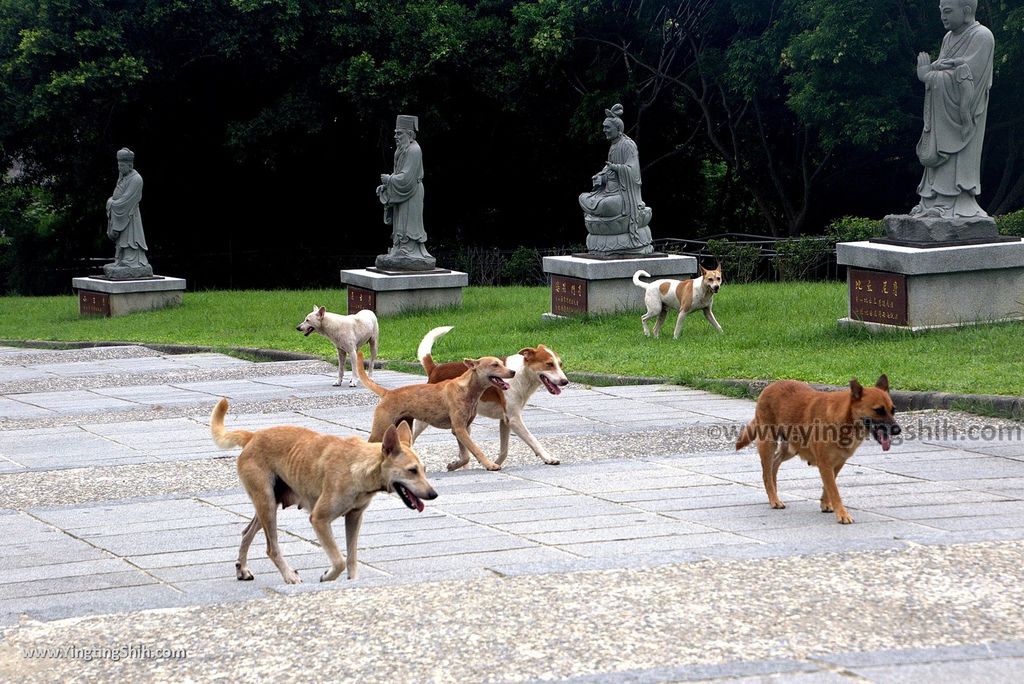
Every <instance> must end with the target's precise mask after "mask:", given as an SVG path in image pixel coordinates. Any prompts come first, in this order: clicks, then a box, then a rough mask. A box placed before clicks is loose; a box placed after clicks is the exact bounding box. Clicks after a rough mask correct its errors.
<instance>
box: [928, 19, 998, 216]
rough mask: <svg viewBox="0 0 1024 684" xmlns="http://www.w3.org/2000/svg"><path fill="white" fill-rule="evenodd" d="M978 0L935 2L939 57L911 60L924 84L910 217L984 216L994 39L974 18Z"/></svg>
mask: <svg viewBox="0 0 1024 684" xmlns="http://www.w3.org/2000/svg"><path fill="white" fill-rule="evenodd" d="M977 9H978V0H941V1H940V2H939V14H940V17H941V19H942V25H943V26H944V27H945V28H946V30H947V31H948V33H946V36H945V38H943V39H942V47H941V48H940V50H939V57H938V59H936V60H935V61H932V60H931V57H930V56H929V55H928V53H927V52H922V53H920V54H919V55H918V56H917V78H918V79H919V80H920V81H921V82H922V83H924V86H925V94H924V128H923V131H922V132H921V139H920V140H919V141H918V143H917V157H918V159H919V160H920V161H921V165H922V166H924V174H923V175H922V177H921V183H920V184H919V185H918V187H917V194H918V195H919V196H920V202H919V203H918V205H917V206H915V207H914V208H913V209H911V211H910V215H911V216H913V217H916V218H948V219H957V218H973V217H987V216H988V214H986V213H985V211H984V210H983V209H982V208H981V207H980V206H979V205H978V201H977V197H978V195H979V194H981V147H982V142H983V139H984V137H985V118H986V116H987V114H988V94H989V89H990V88H991V87H992V61H993V54H994V52H995V39H994V38H993V37H992V32H991V31H989V30H988V29H987V28H985V27H984V26H982V25H981V24H979V23H978V22H977V21H976V20H975V18H974V15H975V12H976V11H977Z"/></svg>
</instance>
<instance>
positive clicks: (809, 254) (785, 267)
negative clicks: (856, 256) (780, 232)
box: [775, 235, 836, 280]
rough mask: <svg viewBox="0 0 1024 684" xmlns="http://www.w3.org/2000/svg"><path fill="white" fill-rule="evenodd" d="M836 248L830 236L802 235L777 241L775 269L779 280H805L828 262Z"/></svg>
mask: <svg viewBox="0 0 1024 684" xmlns="http://www.w3.org/2000/svg"><path fill="white" fill-rule="evenodd" d="M835 249H836V243H835V242H834V241H833V240H832V239H830V238H827V237H826V238H821V237H810V236H807V235H805V236H802V237H798V238H793V239H791V240H779V241H778V242H776V243H775V270H776V271H777V272H778V274H779V280H805V279H807V278H808V276H810V275H812V274H813V273H814V272H815V271H816V270H817V269H818V267H820V266H821V265H823V264H826V263H828V261H829V259H831V258H832V255H833V253H834V252H835Z"/></svg>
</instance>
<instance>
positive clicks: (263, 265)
mask: <svg viewBox="0 0 1024 684" xmlns="http://www.w3.org/2000/svg"><path fill="white" fill-rule="evenodd" d="M981 4H982V9H981V12H980V18H981V19H982V21H983V22H985V23H986V24H987V25H989V26H991V27H992V29H993V31H994V32H995V33H996V39H997V50H998V55H997V72H996V76H995V77H996V85H995V88H994V90H993V95H992V106H991V111H990V115H989V135H988V137H987V139H986V155H985V164H986V169H985V175H984V183H985V187H984V194H983V200H984V201H985V202H986V206H987V208H988V209H989V210H990V211H999V212H1004V211H1009V210H1012V209H1015V208H1018V207H1020V206H1021V204H1022V203H1024V181H1021V180H1020V179H1021V177H1022V175H1024V173H1022V172H1024V134H1021V133H1020V132H1019V131H1020V124H1021V112H1022V111H1024V101H1022V100H1021V98H1022V97H1024V94H1022V91H1021V89H1019V88H1016V87H1015V85H1016V84H1017V83H1019V82H1021V81H1022V79H1024V73H1022V69H1024V8H1022V6H1021V5H1022V3H1021V0H982V3H981ZM934 5H935V3H934V0H678V1H676V2H660V3H659V2H653V3H652V2H647V1H644V2H638V1H636V0H435V1H428V0H323V1H318V2H308V1H303V0H189V1H188V2H185V1H184V0H169V1H168V0H117V1H115V0H0V165H2V166H3V167H4V168H5V169H14V170H16V171H17V173H15V174H13V175H9V176H8V177H6V178H5V179H4V181H3V182H2V183H0V238H2V239H0V269H3V271H2V272H0V290H10V289H17V290H19V291H24V292H31V291H49V290H53V289H55V288H63V289H66V288H67V287H68V285H69V282H70V275H72V274H74V273H75V272H81V270H82V268H83V266H84V264H83V263H81V261H80V260H81V259H82V258H84V257H102V256H104V255H109V254H110V253H111V248H110V246H109V244H108V243H107V241H106V238H105V237H104V231H103V222H104V216H103V200H104V199H105V198H106V197H107V196H108V195H109V193H110V191H111V189H112V187H113V184H114V181H115V178H116V175H115V174H116V171H115V165H114V152H115V150H116V149H118V148H119V147H121V146H125V145H127V146H129V147H132V148H133V149H134V150H135V151H136V154H137V156H136V165H137V167H138V168H139V170H140V172H141V173H142V174H143V175H144V177H145V179H146V191H145V196H144V199H143V203H144V206H145V212H146V228H147V237H148V238H149V239H150V242H151V244H152V245H153V246H154V248H155V253H154V254H153V255H152V256H153V260H154V263H156V265H157V266H158V267H159V268H160V269H161V270H163V271H165V272H172V271H173V272H175V273H182V274H184V275H187V276H189V278H190V284H191V286H195V287H204V286H230V285H233V286H256V285H278V286H300V285H312V284H327V283H333V282H337V270H338V268H339V267H348V266H358V265H365V263H367V259H369V258H372V256H373V255H374V254H376V253H377V252H379V251H381V250H382V249H383V248H384V247H385V246H386V244H387V241H388V236H387V228H386V227H385V226H383V225H382V223H381V221H380V206H379V205H378V204H377V203H376V199H375V197H374V195H373V188H374V186H375V185H376V183H377V176H378V174H379V173H381V172H383V171H386V170H388V169H389V168H390V165H391V155H392V145H393V143H392V129H393V123H394V117H395V115H396V114H398V113H411V114H418V115H419V116H420V120H421V126H422V131H421V136H420V140H421V142H422V144H423V147H424V151H425V163H426V172H427V178H426V184H427V193H428V195H429V199H428V201H427V208H426V211H427V216H426V221H427V230H428V233H429V234H430V245H431V248H432V250H441V251H442V252H443V251H444V250H450V251H455V250H457V249H459V248H461V247H464V246H467V245H492V246H501V247H514V246H516V245H519V244H526V245H531V246H556V245H569V244H572V243H580V242H582V239H583V236H584V232H583V225H582V220H581V215H580V212H579V209H578V207H577V206H576V201H575V198H576V195H577V194H578V193H579V192H581V191H582V190H584V189H586V188H585V186H586V185H587V180H588V179H589V177H590V176H591V175H592V174H593V173H594V172H595V171H596V170H597V169H598V168H599V167H600V164H601V162H602V160H603V158H604V155H605V152H606V149H607V147H606V142H605V141H604V139H603V137H602V135H601V131H600V123H601V118H602V113H603V110H604V109H606V108H608V107H610V106H611V105H612V104H613V103H615V102H621V103H622V104H623V105H625V107H626V117H625V118H626V122H627V125H628V126H629V130H628V133H629V135H631V136H632V137H634V138H635V139H636V140H637V141H638V143H639V144H640V148H641V162H642V164H643V178H644V183H645V189H644V196H645V198H646V199H647V200H648V201H649V202H650V203H651V204H652V205H653V206H654V208H655V217H654V222H653V225H654V226H655V235H656V237H668V236H675V237H687V236H693V235H695V234H698V233H704V234H707V233H714V232H722V231H726V230H730V231H741V232H767V233H772V234H776V235H788V234H797V233H801V232H813V231H817V230H820V228H821V227H822V226H824V225H826V224H827V223H828V221H829V220H831V219H832V218H834V217H836V216H839V215H844V214H860V215H869V216H880V215H882V214H884V213H889V212H893V211H905V210H906V209H907V208H909V207H910V206H911V205H912V204H913V201H914V197H913V188H914V185H915V183H916V178H917V176H918V174H919V173H920V167H919V165H918V164H917V161H916V159H915V157H914V152H913V150H914V142H915V141H916V137H917V135H918V134H919V132H920V123H919V122H920V110H921V92H920V84H919V83H918V82H917V80H916V79H915V78H914V76H913V63H914V55H915V54H916V53H917V52H918V51H921V50H928V51H930V52H932V53H934V52H935V51H936V49H937V47H938V44H939V40H940V39H941V35H942V29H941V25H940V24H939V22H938V17H937V12H936V8H935V6H934ZM851 189H852V190H851ZM25 257H29V258H31V259H34V260H35V261H36V262H37V265H36V266H35V268H27V267H25V266H24V264H23V260H24V258H25ZM76 259H77V260H78V261H76ZM15 266H17V267H15ZM51 267H59V268H61V269H65V270H60V271H56V273H57V275H56V276H54V277H53V278H49V277H43V276H42V275H41V274H43V273H47V272H49V271H50V270H52V268H51Z"/></svg>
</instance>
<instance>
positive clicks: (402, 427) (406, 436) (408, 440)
mask: <svg viewBox="0 0 1024 684" xmlns="http://www.w3.org/2000/svg"><path fill="white" fill-rule="evenodd" d="M398 441H399V442H401V443H402V444H404V445H405V446H410V445H411V444H412V428H410V427H409V421H406V420H403V421H402V422H401V423H399V424H398Z"/></svg>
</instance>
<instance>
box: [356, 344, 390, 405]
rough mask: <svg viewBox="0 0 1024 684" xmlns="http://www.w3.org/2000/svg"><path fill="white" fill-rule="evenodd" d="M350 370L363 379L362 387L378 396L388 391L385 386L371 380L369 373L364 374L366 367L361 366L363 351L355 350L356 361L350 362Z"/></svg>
mask: <svg viewBox="0 0 1024 684" xmlns="http://www.w3.org/2000/svg"><path fill="white" fill-rule="evenodd" d="M352 370H354V371H355V372H356V374H357V375H359V379H360V380H362V381H363V387H365V388H367V389H368V390H370V391H371V392H373V393H374V394H376V395H377V396H379V397H383V396H384V395H385V394H387V393H388V388H387V387H381V386H380V385H378V384H377V383H375V382H374V381H373V378H371V377H370V376H369V375H367V374H366V369H365V368H363V352H361V351H357V352H356V362H355V363H354V364H352Z"/></svg>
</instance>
